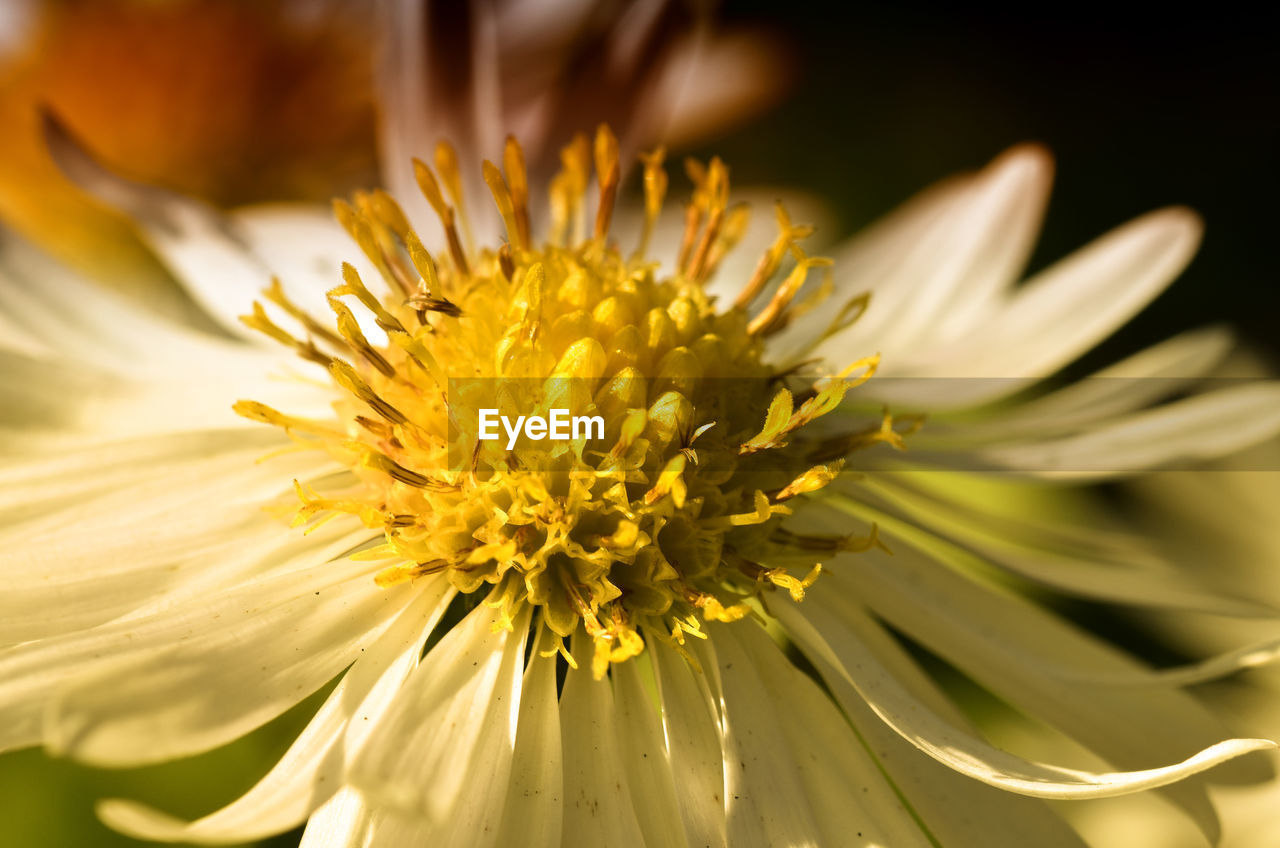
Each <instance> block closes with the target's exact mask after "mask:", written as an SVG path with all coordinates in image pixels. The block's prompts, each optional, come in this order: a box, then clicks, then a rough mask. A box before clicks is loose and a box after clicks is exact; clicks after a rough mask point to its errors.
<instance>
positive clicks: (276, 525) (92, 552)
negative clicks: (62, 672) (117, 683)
mask: <svg viewBox="0 0 1280 848" xmlns="http://www.w3.org/2000/svg"><path fill="white" fill-rule="evenodd" d="M184 441H185V440H184ZM191 444H192V443H191V442H190V441H185V445H187V446H190V445H191ZM206 444H207V445H209V446H213V445H215V444H217V442H216V440H209V441H207V442H206ZM222 444H223V445H225V444H226V442H225V441H224V442H223V443H222ZM250 444H252V442H251V443H250ZM161 450H163V448H161ZM159 452H160V451H159V450H158V451H157V454H159ZM262 452H263V447H261V446H259V447H250V448H249V449H248V450H245V449H243V448H241V449H240V450H238V451H223V452H222V453H214V455H213V456H212V457H209V458H206V457H204V456H201V455H199V454H194V453H193V454H192V455H191V458H189V459H187V460H186V461H179V460H177V459H171V460H169V461H167V462H157V463H156V464H155V465H154V466H152V465H148V464H146V463H143V464H141V465H135V466H133V467H141V468H147V469H150V470H152V473H150V474H147V475H145V476H143V475H140V474H139V475H136V476H135V477H134V482H132V483H128V482H125V480H126V479H127V478H128V476H129V475H128V474H127V473H126V474H118V475H112V474H110V473H105V474H104V475H103V479H102V483H104V484H105V488H104V487H101V486H98V485H96V483H97V480H96V478H95V477H94V475H93V473H92V467H90V469H86V472H85V474H84V476H83V477H81V476H76V477H74V478H72V479H71V480H69V481H68V480H67V479H66V477H65V476H64V477H62V478H61V479H59V478H57V477H53V478H52V479H50V480H48V481H43V482H42V483H39V484H35V485H31V484H26V483H25V482H17V483H16V484H8V483H4V482H0V515H3V516H4V518H5V520H6V524H5V526H4V527H3V529H0V543H3V545H2V546H0V575H3V576H4V579H5V582H6V586H7V591H6V592H5V593H4V595H3V597H0V643H4V642H18V641H27V640H29V639H36V638H43V637H45V636H49V635H55V634H57V633H62V632H67V631H69V630H72V629H75V628H77V627H84V626H91V625H94V624H99V623H101V622H103V621H106V620H108V619H111V618H114V617H115V616H117V615H120V614H122V613H124V612H126V611H128V610H129V609H131V608H133V607H134V606H136V605H137V604H139V603H140V602H142V601H146V600H149V599H151V598H154V597H158V596H161V595H165V594H168V593H169V592H170V591H171V590H172V589H174V588H176V587H177V586H178V585H179V584H181V583H185V582H187V581H188V580H191V579H196V578H200V577H203V576H205V573H206V572H218V573H219V574H220V575H221V576H222V577H223V578H224V579H227V580H230V579H233V578H235V577H237V576H242V575H243V574H244V573H245V569H246V567H247V566H249V565H250V564H252V563H255V562H257V561H258V558H259V557H260V556H261V554H262V552H263V550H264V547H265V548H266V549H268V550H269V549H271V548H274V547H276V543H277V542H278V541H280V540H288V539H289V537H290V534H289V532H288V530H287V528H285V527H284V526H283V525H282V524H281V523H280V522H279V521H278V520H275V519H272V518H271V517H270V516H268V515H267V514H265V513H264V512H263V511H262V506H263V505H264V504H266V503H268V502H269V501H270V500H271V499H272V498H274V497H278V496H279V495H282V494H285V493H287V491H288V485H287V482H286V481H288V480H290V479H295V478H299V477H300V478H302V479H306V477H307V476H309V475H308V474H307V473H306V472H308V471H310V470H311V469H313V468H314V467H315V463H314V461H313V460H316V459H319V458H320V457H319V456H318V455H317V456H313V457H301V456H295V457H293V458H291V459H290V460H286V461H285V462H283V463H270V464H266V465H261V464H258V463H257V462H256V460H257V459H259V458H260V457H261V455H262ZM157 458H158V457H157ZM299 460H302V461H301V462H299ZM102 464H103V463H101V462H100V463H99V465H102ZM42 465H50V466H54V467H56V466H57V465H59V463H58V462H57V461H56V460H55V461H54V462H52V463H41V462H38V461H37V462H34V463H29V464H28V465H27V468H26V469H24V470H23V471H18V472H17V474H16V476H17V477H18V480H19V481H21V480H22V477H24V476H27V474H29V473H30V472H31V471H38V470H39V469H40V468H41V466H42ZM10 470H12V469H10ZM0 476H9V475H8V474H5V475H0ZM113 476H115V477H117V480H115V481H113V480H112V477H113ZM178 480H184V481H185V480H200V481H201V483H200V485H196V486H192V485H181V484H179V485H175V481H178ZM11 485H12V488H11ZM24 489H26V490H27V491H29V492H30V495H29V497H30V499H31V504H30V506H31V507H32V508H31V509H27V508H25V507H24V506H23V505H20V504H15V505H14V506H12V507H10V508H9V509H4V508H3V504H4V503H5V502H6V501H8V500H10V498H12V497H20V496H21V493H22V490H24ZM294 538H295V539H296V536H295V537H294ZM295 544H296V543H295Z"/></svg>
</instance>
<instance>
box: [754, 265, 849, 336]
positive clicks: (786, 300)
mask: <svg viewBox="0 0 1280 848" xmlns="http://www.w3.org/2000/svg"><path fill="white" fill-rule="evenodd" d="M791 250H792V252H793V253H795V255H796V267H795V268H793V269H792V271H791V273H790V274H788V275H787V278H786V280H784V281H783V283H782V285H781V286H779V288H778V291H777V292H775V293H774V295H773V297H772V298H771V299H770V300H769V303H768V304H766V305H765V308H764V309H763V310H761V312H760V314H759V315H757V316H756V317H755V318H753V319H751V321H750V323H748V324H747V332H748V333H750V334H751V335H753V336H755V335H769V334H770V333H773V332H776V331H777V330H778V329H780V327H779V323H780V320H781V318H782V314H783V312H785V311H786V309H787V306H788V305H790V303H791V301H792V300H793V299H794V298H795V296H796V294H797V293H799V291H800V288H801V287H802V286H803V285H804V284H805V280H807V279H808V277H809V270H810V269H811V268H824V267H827V266H829V265H831V264H832V260H830V259H827V258H826V257H823V256H806V255H805V254H804V252H803V251H801V250H800V248H799V247H798V246H796V245H794V244H793V245H792V247H791Z"/></svg>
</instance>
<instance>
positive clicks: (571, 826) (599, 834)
mask: <svg viewBox="0 0 1280 848" xmlns="http://www.w3.org/2000/svg"><path fill="white" fill-rule="evenodd" d="M591 644H592V643H591V640H590V639H586V638H583V634H582V631H581V630H579V632H578V634H577V635H576V636H575V637H574V658H575V659H577V661H578V669H577V670H576V671H572V670H571V671H570V672H569V673H568V675H567V676H566V677H565V682H564V691H563V692H561V693H560V722H561V726H562V727H563V728H565V732H564V733H563V734H561V739H562V741H563V743H564V805H565V806H564V834H563V837H562V839H563V844H565V845H608V846H610V848H615V846H616V848H627V846H635V848H644V845H645V841H644V838H643V837H642V835H641V834H642V833H643V831H642V829H641V827H640V822H639V820H638V819H637V817H636V810H635V807H634V805H633V804H632V802H631V782H630V776H629V775H628V774H627V772H626V770H625V769H624V768H623V766H622V762H621V753H622V752H621V751H620V750H619V744H618V727H617V724H616V722H615V717H616V715H617V714H616V712H615V709H614V705H613V690H612V687H610V686H609V684H608V682H606V681H603V680H592V679H591V671H590V669H591Z"/></svg>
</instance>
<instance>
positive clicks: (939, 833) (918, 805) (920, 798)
mask: <svg viewBox="0 0 1280 848" xmlns="http://www.w3.org/2000/svg"><path fill="white" fill-rule="evenodd" d="M800 611H801V612H803V607H801V610H800ZM896 659H897V661H896V662H894V665H893V670H894V674H895V676H896V677H897V678H898V680H899V681H900V682H901V683H902V684H903V686H905V687H907V689H908V690H909V691H910V692H911V693H912V694H913V695H914V696H915V697H916V698H919V699H920V701H921V702H922V703H923V704H924V705H925V706H926V707H928V708H929V709H931V710H933V711H935V712H936V713H938V714H939V716H941V717H942V718H943V719H945V720H946V721H948V722H949V723H951V724H952V725H954V726H956V727H960V728H965V729H968V728H969V724H968V722H967V721H966V719H965V718H964V716H963V715H962V714H961V713H960V712H959V710H957V709H956V707H955V706H954V705H953V704H952V703H951V702H950V701H949V700H947V698H946V696H945V695H943V694H942V692H941V691H940V690H939V689H938V688H937V686H936V685H935V684H934V683H933V681H932V680H930V679H929V677H928V676H927V675H926V674H925V673H924V671H923V670H921V669H920V668H919V667H918V666H917V665H915V663H914V662H913V661H912V660H911V659H910V658H909V657H907V656H906V655H905V654H903V655H900V656H899V657H897V658H896ZM835 692H836V695H837V697H839V699H840V705H841V706H842V707H843V708H844V710H845V713H846V714H847V715H848V716H849V720H850V721H851V722H852V723H853V725H854V727H855V728H856V729H857V731H858V733H859V735H860V736H861V737H862V738H863V739H864V740H866V745H867V747H868V749H869V750H870V751H871V752H872V753H873V755H874V757H875V758H876V762H878V763H879V764H880V765H881V766H882V767H883V768H884V770H885V773H886V775H887V776H888V777H889V779H890V780H892V781H893V783H894V785H895V786H896V787H897V788H898V790H899V791H900V792H901V793H902V797H903V800H904V801H905V802H906V803H908V804H909V805H910V807H911V808H912V810H913V811H914V812H915V813H916V815H918V816H919V818H920V820H921V821H922V822H923V823H924V826H925V827H926V828H927V829H928V831H929V833H930V834H931V835H932V836H933V838H934V840H936V842H937V844H939V845H1036V846H1038V848H1083V846H1084V841H1083V840H1082V839H1081V838H1080V836H1079V835H1078V834H1077V833H1076V832H1075V830H1073V829H1072V827H1071V826H1070V825H1068V824H1067V823H1066V821H1064V820H1063V819H1062V818H1061V817H1059V816H1058V815H1057V814H1056V813H1055V812H1054V811H1053V810H1052V809H1051V808H1050V807H1049V805H1048V804H1047V803H1045V802H1044V801H1042V800H1040V799H1038V798H1028V797H1025V796H1021V795H1015V794H1014V793H1011V792H1006V791H1004V790H1003V789H997V788H995V787H992V786H988V785H987V784H985V783H980V782H978V781H976V780H972V779H970V778H969V777H967V776H966V775H963V774H961V773H960V772H957V771H955V770H953V769H951V768H950V767H948V766H946V765H944V764H942V763H940V762H938V761H937V760H935V759H933V758H932V757H930V756H928V755H927V754H925V753H923V752H922V751H920V750H919V749H918V748H916V747H915V746H914V745H912V744H911V743H910V742H908V741H907V740H905V739H903V738H902V737H901V736H899V735H898V734H897V733H896V732H895V731H894V730H893V729H892V728H890V727H889V726H888V725H887V724H885V723H884V722H883V721H882V720H881V719H880V717H879V716H878V715H876V714H875V712H874V711H873V710H872V709H871V707H870V706H868V705H867V703H866V702H865V701H864V700H862V698H861V697H859V696H858V695H857V694H856V693H853V694H852V697H849V695H850V692H851V689H850V688H849V687H836V688H835Z"/></svg>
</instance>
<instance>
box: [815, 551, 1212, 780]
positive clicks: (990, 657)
mask: <svg viewBox="0 0 1280 848" xmlns="http://www.w3.org/2000/svg"><path fill="white" fill-rule="evenodd" d="M891 544H893V545H894V554H893V556H888V555H885V554H882V553H880V552H869V553H866V554H859V555H857V556H856V557H854V556H850V557H847V558H846V557H841V558H840V561H839V564H838V565H833V566H832V569H831V571H832V573H831V574H830V575H828V577H827V578H826V579H829V580H830V582H831V583H832V584H833V585H832V589H833V591H831V592H830V593H827V594H821V593H820V594H819V596H818V601H819V604H821V605H830V606H831V607H832V610H833V611H838V614H839V615H843V614H844V613H846V612H848V613H850V614H857V612H858V610H857V609H855V608H854V607H855V605H854V600H853V599H854V598H855V597H856V598H858V599H859V602H860V603H865V604H866V605H867V606H868V607H869V608H871V609H874V610H875V613H876V615H877V616H878V617H880V618H881V619H883V620H884V621H886V622H888V623H889V624H891V625H892V626H894V627H896V628H898V629H900V630H901V631H902V632H904V633H906V634H907V635H908V636H909V637H910V638H912V639H914V640H916V641H918V642H919V643H920V644H922V645H923V646H924V647H926V648H928V649H929V650H932V651H935V652H936V653H937V654H938V655H939V656H941V657H942V658H943V659H945V660H947V661H948V662H951V663H953V664H955V665H956V667H957V668H959V669H960V670H961V671H963V672H964V673H965V674H967V675H969V676H970V677H972V678H973V679H974V680H975V681H977V682H978V683H979V684H980V685H982V686H984V687H986V688H987V689H988V690H990V691H991V692H993V693H994V694H995V695H997V696H998V697H1000V698H1003V699H1005V700H1006V701H1008V702H1009V703H1010V704H1012V705H1013V706H1015V707H1017V708H1018V709H1021V710H1022V711H1024V712H1025V713H1027V714H1028V715H1033V716H1035V717H1037V718H1038V719H1040V720H1042V721H1045V722H1048V723H1050V724H1052V725H1054V726H1056V727H1059V728H1060V729H1062V730H1063V731H1064V732H1066V733H1068V734H1070V735H1071V736H1073V737H1074V738H1076V739H1078V740H1079V741H1080V742H1082V743H1083V744H1085V745H1086V746H1088V747H1089V748H1091V749H1092V750H1094V751H1096V752H1097V753H1098V754H1099V755H1101V756H1103V757H1104V758H1106V759H1107V760H1108V761H1110V762H1114V763H1116V764H1118V765H1121V766H1123V767H1126V768H1140V767H1143V766H1145V765H1148V764H1150V763H1151V762H1153V761H1154V762H1159V761H1162V760H1164V761H1168V760H1172V759H1175V758H1181V757H1185V756H1187V755H1188V754H1190V753H1192V752H1194V750H1196V749H1197V748H1203V747H1207V746H1208V745H1209V744H1211V743H1212V742H1213V741H1216V740H1217V739H1220V738H1222V736H1223V735H1224V728H1223V727H1222V726H1221V724H1220V723H1219V722H1218V721H1217V720H1215V719H1214V718H1213V716H1212V715H1211V714H1210V713H1209V712H1208V711H1207V710H1206V709H1205V708H1204V707H1202V706H1201V705H1200V704H1199V703H1198V702H1197V701H1196V700H1195V699H1193V698H1191V697H1190V696H1188V695H1185V694H1183V693H1180V692H1175V691H1168V692H1159V693H1156V692H1145V693H1140V692H1126V691H1124V690H1112V689H1104V688H1099V689H1098V690H1096V691H1095V690H1090V689H1085V688H1083V687H1081V686H1079V685H1077V684H1071V683H1068V682H1066V681H1064V680H1063V679H1061V678H1060V677H1055V676H1052V675H1046V674H1045V673H1044V668H1045V667H1054V668H1064V669H1078V670H1081V671H1103V672H1112V671H1115V672H1123V671H1135V672H1138V671H1141V669H1142V666H1141V665H1139V664H1138V663H1137V662H1135V661H1134V660H1132V659H1130V658H1128V657H1127V656H1126V655H1124V654H1123V653H1121V652H1120V651H1118V650H1117V649H1115V648H1112V647H1110V646H1109V645H1108V644H1107V643H1105V642H1103V641H1101V640H1099V639H1097V638H1094V637H1091V636H1090V635H1089V634H1087V633H1085V632H1084V631H1081V630H1080V629H1078V628H1076V627H1074V626H1072V625H1071V624H1070V623H1068V622H1066V621H1064V620H1063V619H1061V618H1059V617H1057V616H1055V615H1053V614H1051V613H1050V612H1048V611H1047V610H1044V609H1042V608H1040V607H1038V606H1036V605H1035V604H1032V603H1031V602H1028V601H1025V600H1023V599H1021V598H1018V597H1016V596H1014V595H1012V594H1010V593H1007V592H1003V591H1000V590H996V589H994V588H991V587H987V586H983V585H980V584H978V583H976V582H974V581H973V580H971V579H966V577H964V576H962V574H961V573H957V572H956V571H953V570H952V569H950V568H947V567H945V566H943V565H940V564H939V563H936V562H931V561H930V560H929V559H927V558H926V557H924V556H922V555H920V554H919V553H917V552H916V551H914V550H912V549H911V548H910V547H909V546H907V545H904V544H901V543H898V542H897V541H896V540H894V541H893V542H891ZM806 603H808V601H807V600H806Z"/></svg>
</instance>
